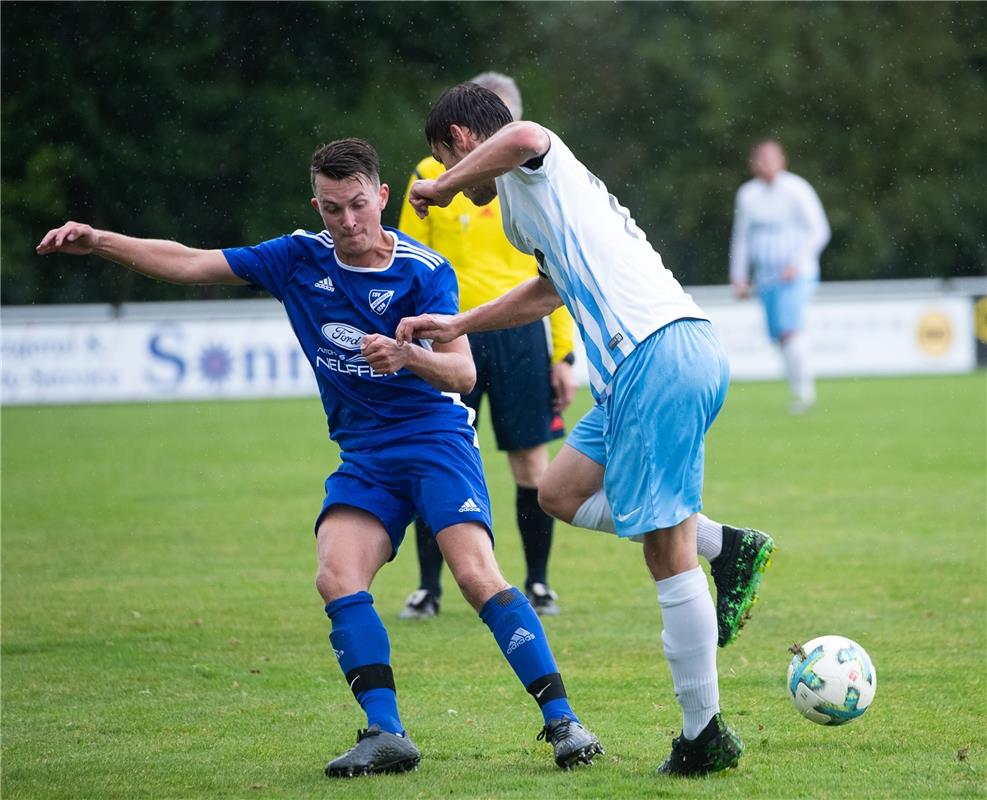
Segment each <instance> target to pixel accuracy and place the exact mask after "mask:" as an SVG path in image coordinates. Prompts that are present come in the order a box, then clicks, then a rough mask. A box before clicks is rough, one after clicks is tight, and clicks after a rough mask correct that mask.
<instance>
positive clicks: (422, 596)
mask: <svg viewBox="0 0 987 800" xmlns="http://www.w3.org/2000/svg"><path fill="white" fill-rule="evenodd" d="M438 613H439V598H438V597H436V596H435V595H434V594H432V593H431V592H430V591H429V590H428V589H415V591H413V592H412V593H411V594H409V595H408V599H407V600H405V601H404V608H402V609H401V613H400V614H399V615H398V617H399V618H400V619H428V618H429V617H434V616H435V615H436V614H438Z"/></svg>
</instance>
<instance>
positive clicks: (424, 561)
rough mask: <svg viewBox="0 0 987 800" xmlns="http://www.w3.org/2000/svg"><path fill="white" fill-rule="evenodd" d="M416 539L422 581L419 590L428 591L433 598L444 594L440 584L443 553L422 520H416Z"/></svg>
mask: <svg viewBox="0 0 987 800" xmlns="http://www.w3.org/2000/svg"><path fill="white" fill-rule="evenodd" d="M415 539H416V541H417V544H418V569H419V574H420V576H421V581H420V583H419V584H418V588H419V589H425V590H427V591H428V592H429V593H430V594H431V595H432V596H433V597H439V596H441V594H442V586H441V585H440V583H439V580H440V576H441V574H442V563H443V559H442V551H441V550H439V545H438V544H437V543H436V541H435V537H434V536H433V535H432V529H431V528H429V527H428V525H426V524H425V523H424V522H422V521H421V520H420V519H416V520H415Z"/></svg>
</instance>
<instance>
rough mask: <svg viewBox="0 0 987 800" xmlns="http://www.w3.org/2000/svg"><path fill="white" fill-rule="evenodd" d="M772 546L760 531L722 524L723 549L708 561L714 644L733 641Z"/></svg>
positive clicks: (769, 539)
mask: <svg viewBox="0 0 987 800" xmlns="http://www.w3.org/2000/svg"><path fill="white" fill-rule="evenodd" d="M774 549H775V543H774V540H773V539H772V538H771V537H770V536H768V534H766V533H763V532H762V531H758V530H754V528H731V527H730V526H729V525H724V526H723V549H722V550H721V551H720V554H719V555H718V556H717V557H716V558H714V559H713V560H712V561H711V562H710V564H709V567H710V570H709V571H710V574H711V575H712V576H713V583H714V584H715V585H716V626H717V628H718V636H717V641H716V643H717V644H718V645H719V646H720V647H726V646H727V645H728V644H730V643H731V642H732V641H734V640H735V639H736V638H737V636H739V635H740V629H741V628H743V627H744V624H745V623H746V622H747V619H748V618H749V617H750V614H751V607H752V606H753V605H754V604H755V603H756V602H757V587H758V586H759V585H760V583H761V577H762V575H763V574H764V570H765V569H767V567H768V564H770V563H771V554H772V553H773V552H774Z"/></svg>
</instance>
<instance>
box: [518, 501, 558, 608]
mask: <svg viewBox="0 0 987 800" xmlns="http://www.w3.org/2000/svg"><path fill="white" fill-rule="evenodd" d="M516 504H517V527H518V530H519V531H521V543H522V544H523V545H524V560H525V562H526V563H527V565H528V579H527V580H526V581H525V588H527V589H530V588H531V585H532V584H533V583H544V584H545V585H546V586H547V585H548V555H549V553H550V552H551V550H552V531H553V530H554V528H555V520H553V519H552V518H551V517H550V516H549V515H548V514H546V513H545V512H544V511H542V510H541V506H540V505H538V490H537V489H529V488H527V487H525V486H518V487H517V500H516Z"/></svg>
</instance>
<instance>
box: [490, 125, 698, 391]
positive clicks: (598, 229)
mask: <svg viewBox="0 0 987 800" xmlns="http://www.w3.org/2000/svg"><path fill="white" fill-rule="evenodd" d="M546 133H547V134H548V136H549V139H550V141H551V144H550V147H549V150H548V152H547V153H546V154H545V155H544V157H543V159H542V161H541V164H540V165H539V166H538V167H537V168H534V169H529V168H527V167H524V166H521V167H518V168H517V169H514V170H511V171H510V172H508V173H506V174H504V175H501V176H500V177H499V178H497V193H498V195H499V196H500V207H501V212H502V214H503V219H504V231H505V233H506V234H507V238H508V239H509V240H510V241H511V243H512V244H513V245H514V246H515V247H517V248H518V249H519V250H521V251H522V252H525V253H533V254H534V256H535V258H536V259H537V260H538V264H539V271H540V272H541V274H542V275H544V276H545V277H546V278H548V279H549V280H551V281H552V283H553V284H554V285H555V289H556V291H558V293H559V296H560V297H561V298H562V300H563V302H564V303H565V305H566V307H567V308H568V309H569V313H570V314H572V317H573V319H574V320H575V321H576V325H577V326H578V328H579V333H580V336H581V337H582V340H583V344H584V345H585V348H586V358H587V362H588V367H589V377H590V385H591V387H592V390H593V395H594V397H596V399H597V401H601V400H602V399H603V398H605V397H606V395H607V393H608V391H609V386H610V381H611V380H612V378H613V375H614V373H615V372H616V370H617V367H619V366H620V364H621V363H622V362H623V360H624V359H625V358H627V356H628V355H630V354H631V353H632V352H633V351H634V348H635V347H637V345H638V344H639V343H640V342H642V341H644V340H645V339H646V338H647V337H648V336H650V335H651V334H652V333H654V332H655V331H656V330H658V329H659V328H661V327H663V326H665V325H667V324H668V323H670V322H673V321H675V320H677V319H684V318H692V319H708V317H707V316H706V314H705V313H704V312H703V310H702V309H701V308H699V306H698V305H697V304H696V303H695V302H694V301H693V300H692V298H691V297H690V296H689V295H688V294H686V293H685V292H684V291H683V290H682V286H681V285H680V284H679V282H678V281H677V280H676V279H675V276H673V275H672V273H671V272H670V271H669V270H668V269H666V268H665V265H664V264H662V261H661V256H660V255H658V253H656V252H655V250H654V248H653V247H652V246H651V245H650V244H649V242H648V239H647V237H646V236H645V235H644V232H643V231H642V230H641V229H640V228H638V226H637V225H636V224H635V222H634V220H633V219H632V218H631V215H630V212H628V210H627V209H626V208H624V207H623V206H622V205H620V203H619V202H618V201H617V198H616V197H614V196H613V195H612V194H610V192H609V191H607V187H606V186H605V185H604V184H603V182H602V181H601V180H600V179H599V178H597V177H596V176H595V175H593V173H591V172H590V171H589V170H588V169H587V168H586V167H585V166H584V165H583V164H582V163H581V162H580V161H579V160H578V159H577V158H576V157H575V156H574V155H573V154H572V151H570V150H569V148H568V147H566V145H565V144H564V143H563V142H562V140H561V139H559V137H558V136H556V135H555V134H554V133H553V132H552V131H549V130H547V129H546Z"/></svg>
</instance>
